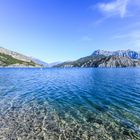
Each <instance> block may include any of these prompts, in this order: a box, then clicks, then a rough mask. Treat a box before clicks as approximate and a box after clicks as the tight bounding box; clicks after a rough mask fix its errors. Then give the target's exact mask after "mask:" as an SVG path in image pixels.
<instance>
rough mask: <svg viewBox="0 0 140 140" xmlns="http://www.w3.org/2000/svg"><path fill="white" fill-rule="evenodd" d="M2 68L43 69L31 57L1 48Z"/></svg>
mask: <svg viewBox="0 0 140 140" xmlns="http://www.w3.org/2000/svg"><path fill="white" fill-rule="evenodd" d="M0 67H42V65H40V64H38V63H36V62H35V61H33V60H32V59H31V58H30V57H28V56H26V55H23V54H21V53H17V52H14V51H11V50H8V49H6V48H3V47H0Z"/></svg>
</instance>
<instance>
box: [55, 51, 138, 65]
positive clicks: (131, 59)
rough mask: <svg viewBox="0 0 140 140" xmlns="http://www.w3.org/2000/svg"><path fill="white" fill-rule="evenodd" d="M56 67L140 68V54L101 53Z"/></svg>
mask: <svg viewBox="0 0 140 140" xmlns="http://www.w3.org/2000/svg"><path fill="white" fill-rule="evenodd" d="M55 67H140V60H139V53H138V52H135V51H130V50H127V51H115V52H110V51H101V50H97V51H94V52H93V53H92V55H90V56H87V57H83V58H80V59H78V60H76V61H71V62H64V63H61V64H58V65H56V66H55Z"/></svg>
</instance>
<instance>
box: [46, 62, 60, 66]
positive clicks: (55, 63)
mask: <svg viewBox="0 0 140 140" xmlns="http://www.w3.org/2000/svg"><path fill="white" fill-rule="evenodd" d="M61 63H62V62H53V63H48V67H53V66H56V65H58V64H61Z"/></svg>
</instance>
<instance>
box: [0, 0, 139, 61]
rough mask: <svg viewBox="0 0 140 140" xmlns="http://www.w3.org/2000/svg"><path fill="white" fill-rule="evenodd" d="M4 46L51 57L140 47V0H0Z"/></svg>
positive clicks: (64, 58) (69, 57)
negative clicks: (97, 50) (98, 50)
mask: <svg viewBox="0 0 140 140" xmlns="http://www.w3.org/2000/svg"><path fill="white" fill-rule="evenodd" d="M0 46H2V47H5V48H8V49H11V50H14V51H17V52H20V53H23V54H26V55H28V56H34V57H36V58H39V59H41V60H44V61H46V62H54V61H67V60H75V59H78V58H80V57H83V56H87V55H90V54H91V53H92V52H93V51H94V50H96V49H104V50H120V49H121V50H124V49H132V50H138V51H139V50H140V1H139V0H0Z"/></svg>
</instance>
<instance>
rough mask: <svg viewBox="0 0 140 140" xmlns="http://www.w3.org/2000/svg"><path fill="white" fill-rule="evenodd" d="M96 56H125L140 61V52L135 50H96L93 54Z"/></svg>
mask: <svg viewBox="0 0 140 140" xmlns="http://www.w3.org/2000/svg"><path fill="white" fill-rule="evenodd" d="M95 55H104V56H111V55H112V56H123V57H129V58H131V59H140V52H136V51H133V50H118V51H104V50H96V51H94V52H93V53H92V56H95Z"/></svg>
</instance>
